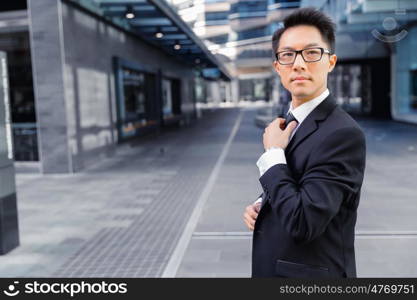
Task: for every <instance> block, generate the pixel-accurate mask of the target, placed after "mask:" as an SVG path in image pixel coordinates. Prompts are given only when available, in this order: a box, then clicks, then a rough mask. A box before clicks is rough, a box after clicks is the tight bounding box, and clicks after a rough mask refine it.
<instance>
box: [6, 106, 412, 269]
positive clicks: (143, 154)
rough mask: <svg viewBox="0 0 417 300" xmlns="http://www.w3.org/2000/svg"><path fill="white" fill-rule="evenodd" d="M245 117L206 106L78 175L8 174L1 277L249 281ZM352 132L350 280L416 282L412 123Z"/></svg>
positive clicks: (256, 150)
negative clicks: (357, 167) (357, 180)
mask: <svg viewBox="0 0 417 300" xmlns="http://www.w3.org/2000/svg"><path fill="white" fill-rule="evenodd" d="M255 114H256V111H255V109H254V108H222V109H207V110H205V111H204V113H203V118H202V119H200V120H199V121H198V122H197V123H196V124H195V125H193V126H191V127H186V128H181V129H178V130H172V131H169V132H166V133H163V134H161V135H159V136H156V137H149V138H147V139H142V140H141V141H140V142H135V143H132V144H125V145H122V146H120V147H118V149H117V154H116V156H115V157H113V158H109V159H107V160H105V161H101V162H100V163H99V164H97V165H96V166H94V167H92V168H89V169H88V170H86V171H84V172H81V173H77V174H74V175H44V176H41V175H36V174H18V175H17V192H18V209H19V225H20V234H21V245H20V246H19V247H18V248H17V249H15V250H13V251H12V252H10V253H9V254H7V255H4V256H0V277H52V276H58V277H161V276H164V275H165V276H166V275H167V274H170V273H171V274H172V273H174V274H175V275H176V276H177V277H249V276H250V255H251V234H250V232H248V231H247V230H246V228H245V226H244V224H243V221H242V214H243V209H244V207H245V206H246V205H247V204H248V203H250V202H251V201H253V200H254V199H255V197H256V196H258V195H259V193H260V191H261V190H260V185H259V183H258V170H257V168H256V166H255V162H256V160H257V158H258V157H259V155H260V154H261V153H262V146H261V136H262V130H261V129H260V128H257V127H256V126H255V125H254V118H255ZM360 124H361V125H362V126H363V127H364V129H365V132H366V135H367V145H368V154H367V155H368V157H367V159H368V160H367V168H366V177H365V182H364V187H363V191H362V198H361V204H360V210H359V216H358V223H357V239H356V250H357V267H358V276H361V277H397V276H398V277H400V276H406V277H407V276H410V277H411V276H412V277H416V276H417V264H416V263H415V262H416V261H417V254H415V251H413V249H415V248H416V247H417V219H416V218H415V216H416V215H417V205H416V204H417V203H416V201H417V192H416V191H415V188H414V187H415V175H416V170H417V160H416V156H417V127H416V126H412V125H407V124H400V123H395V122H387V121H373V120H366V119H363V120H360ZM161 149H163V150H161ZM168 271H169V272H168Z"/></svg>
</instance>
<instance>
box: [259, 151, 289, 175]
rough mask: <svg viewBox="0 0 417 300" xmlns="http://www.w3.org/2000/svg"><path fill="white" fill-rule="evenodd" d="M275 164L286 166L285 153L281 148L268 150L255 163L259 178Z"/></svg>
mask: <svg viewBox="0 0 417 300" xmlns="http://www.w3.org/2000/svg"><path fill="white" fill-rule="evenodd" d="M277 164H287V159H286V158H285V152H284V150H283V149H281V148H272V149H268V150H267V151H265V152H264V154H262V155H261V157H260V158H259V159H258V161H257V162H256V165H257V166H258V168H259V173H260V175H261V176H262V175H263V174H264V173H265V172H266V171H268V169H269V168H271V167H272V166H275V165H277Z"/></svg>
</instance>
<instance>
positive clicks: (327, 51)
mask: <svg viewBox="0 0 417 300" xmlns="http://www.w3.org/2000/svg"><path fill="white" fill-rule="evenodd" d="M309 49H320V51H321V54H320V58H319V59H317V60H308V61H307V60H306V59H305V58H304V56H303V51H305V50H309ZM284 52H294V53H295V56H294V60H293V61H292V62H291V63H286V64H283V63H281V62H280V61H279V54H280V53H284ZM324 53H326V54H329V55H332V52H331V51H330V50H329V49H325V48H322V47H309V48H305V49H301V50H283V51H279V52H277V53H275V59H276V61H277V62H278V63H279V64H280V65H284V66H285V65H292V64H293V63H294V62H295V60H296V59H297V55H298V54H301V57H302V58H303V60H304V61H305V62H306V63H309V62H317V61H320V60H321V59H322V58H323V54H324Z"/></svg>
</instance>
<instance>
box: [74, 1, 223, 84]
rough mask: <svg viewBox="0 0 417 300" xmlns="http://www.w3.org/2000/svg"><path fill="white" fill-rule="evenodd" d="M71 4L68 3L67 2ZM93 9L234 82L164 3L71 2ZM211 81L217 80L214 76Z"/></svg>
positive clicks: (156, 43) (190, 62) (176, 54)
mask: <svg viewBox="0 0 417 300" xmlns="http://www.w3.org/2000/svg"><path fill="white" fill-rule="evenodd" d="M67 1H68V0H67ZM69 1H70V2H73V3H78V4H79V5H81V6H83V7H84V8H87V9H89V10H90V11H91V10H93V11H94V12H95V13H97V14H99V15H101V16H103V17H105V18H106V19H108V20H109V21H111V22H113V23H115V24H116V25H118V26H122V27H124V28H125V29H127V30H129V31H131V32H133V33H135V34H136V35H138V36H139V37H141V38H142V39H144V40H146V41H147V42H149V43H151V44H153V45H154V46H157V47H158V48H161V49H163V50H164V51H165V52H167V53H169V54H171V55H173V56H175V57H177V58H178V59H180V60H181V61H183V62H184V63H187V64H189V65H192V66H195V67H196V68H201V69H210V70H212V69H217V70H218V72H204V71H203V72H202V74H203V76H206V75H205V74H212V75H213V74H215V76H216V77H215V78H221V79H223V80H230V75H229V73H228V72H227V70H226V69H225V67H224V66H223V65H222V63H221V62H220V61H219V60H218V59H217V58H216V57H215V56H214V55H213V54H212V53H211V52H210V51H209V50H208V49H207V47H206V46H205V45H204V43H203V42H202V40H201V39H200V38H199V37H197V36H196V34H195V33H194V32H193V31H192V29H191V28H190V27H189V26H188V25H187V24H186V23H185V22H184V21H183V20H182V19H181V17H180V16H178V14H177V13H176V12H175V11H174V10H173V9H172V7H171V6H170V5H169V4H167V3H166V2H165V1H164V0H69ZM208 77H209V78H213V77H211V76H210V75H209V76H208Z"/></svg>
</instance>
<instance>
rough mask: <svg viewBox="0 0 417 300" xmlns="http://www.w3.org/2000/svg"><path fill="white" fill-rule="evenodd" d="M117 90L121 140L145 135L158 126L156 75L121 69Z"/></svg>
mask: <svg viewBox="0 0 417 300" xmlns="http://www.w3.org/2000/svg"><path fill="white" fill-rule="evenodd" d="M118 74H119V76H120V78H119V79H118V82H119V83H118V85H119V87H118V88H117V89H118V90H119V92H118V93H119V96H118V123H119V135H120V137H119V138H120V139H121V140H123V139H126V138H129V137H132V136H137V135H141V134H144V133H146V132H148V131H149V130H151V129H152V128H154V127H155V126H157V125H158V120H157V116H156V113H155V109H156V108H155V103H152V99H155V88H156V85H155V75H154V74H150V73H147V72H142V71H140V70H137V69H135V68H131V67H128V66H122V67H120V69H119V71H118Z"/></svg>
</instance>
